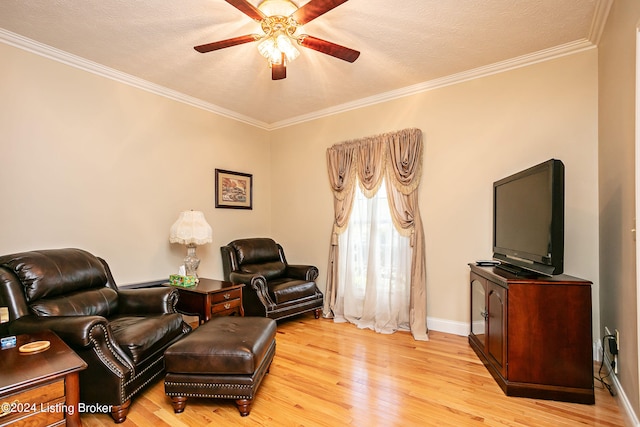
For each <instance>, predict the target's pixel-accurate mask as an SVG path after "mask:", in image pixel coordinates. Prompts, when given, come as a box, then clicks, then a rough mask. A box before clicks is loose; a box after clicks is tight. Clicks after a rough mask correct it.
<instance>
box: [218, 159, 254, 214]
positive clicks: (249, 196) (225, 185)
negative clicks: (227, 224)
mask: <svg viewBox="0 0 640 427" xmlns="http://www.w3.org/2000/svg"><path fill="white" fill-rule="evenodd" d="M215 199H216V208H228V209H253V175H251V174H248V173H241V172H233V171H227V170H223V169H216V197H215Z"/></svg>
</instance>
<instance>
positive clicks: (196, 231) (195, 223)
mask: <svg viewBox="0 0 640 427" xmlns="http://www.w3.org/2000/svg"><path fill="white" fill-rule="evenodd" d="M212 241H213V230H212V229H211V226H210V225H209V224H207V220H206V219H205V218H204V214H203V213H202V212H200V211H184V212H180V216H179V217H178V220H177V221H176V222H175V223H174V224H173V225H172V226H171V230H170V232H169V242H171V243H181V244H183V245H186V246H187V256H186V257H185V258H184V268H185V270H186V275H187V276H194V277H197V274H196V271H197V270H198V265H200V260H199V259H198V257H196V246H197V245H204V244H205V243H211V242H212Z"/></svg>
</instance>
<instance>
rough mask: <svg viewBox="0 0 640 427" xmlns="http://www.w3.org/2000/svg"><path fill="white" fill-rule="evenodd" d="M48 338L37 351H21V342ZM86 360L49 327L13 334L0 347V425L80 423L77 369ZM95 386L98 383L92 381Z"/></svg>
mask: <svg viewBox="0 0 640 427" xmlns="http://www.w3.org/2000/svg"><path fill="white" fill-rule="evenodd" d="M34 341H49V342H50V343H51V346H50V347H49V348H48V349H46V350H42V351H39V352H34V353H21V352H20V351H19V350H18V349H19V348H20V346H22V345H23V344H27V343H31V342H34ZM86 367H87V364H86V363H85V361H84V360H82V359H81V358H80V356H78V355H77V354H76V353H74V352H73V350H71V349H70V348H69V347H68V346H67V345H66V344H65V343H64V342H63V341H62V340H61V339H60V338H58V336H57V335H56V334H54V333H53V332H50V331H44V332H34V333H31V334H24V335H18V336H17V345H16V346H15V347H13V348H7V349H4V350H0V372H1V373H2V375H0V414H1V416H0V425H3V426H4V425H10V424H19V425H34V426H35V425H38V426H50V425H65V421H66V425H67V426H72V427H75V426H82V422H81V421H80V413H79V412H78V406H79V403H80V382H79V376H78V372H79V371H81V370H83V369H85V368H86ZM96 386H99V384H96Z"/></svg>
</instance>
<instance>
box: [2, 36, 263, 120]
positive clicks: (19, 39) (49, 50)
mask: <svg viewBox="0 0 640 427" xmlns="http://www.w3.org/2000/svg"><path fill="white" fill-rule="evenodd" d="M0 41H2V42H4V43H6V44H8V45H11V46H14V47H17V48H20V49H23V50H26V51H28V52H31V53H35V54H36V55H40V56H43V57H45V58H48V59H52V60H54V61H58V62H61V63H63V64H66V65H70V66H72V67H75V68H79V69H81V70H83V71H88V72H90V73H93V74H97V75H99V76H102V77H106V78H108V79H111V80H115V81H117V82H120V83H124V84H126V85H129V86H133V87H135V88H138V89H142V90H144V91H147V92H151V93H154V94H156V95H160V96H163V97H166V98H169V99H173V100H174V101H178V102H182V103H185V104H188V105H191V106H193V107H196V108H200V109H203V110H207V111H210V112H212V113H215V114H218V115H220V116H223V117H227V118H230V119H234V120H237V121H240V122H243V123H246V124H249V125H252V126H256V127H259V128H262V129H265V130H266V129H268V128H269V125H268V124H267V123H264V122H262V121H259V120H255V119H253V118H251V117H248V116H245V115H242V114H239V113H236V112H235V111H231V110H227V109H226V108H222V107H220V106H218V105H215V104H211V103H209V102H205V101H203V100H201V99H198V98H195V97H193V96H189V95H185V94H183V93H181V92H178V91H175V90H172V89H169V88H166V87H164V86H161V85H157V84H155V83H151V82H149V81H147V80H144V79H141V78H139V77H135V76H132V75H130V74H127V73H123V72H121V71H118V70H115V69H113V68H109V67H105V66H104V65H101V64H98V63H97V62H93V61H89V60H88V59H85V58H81V57H79V56H76V55H73V54H70V53H68V52H65V51H63V50H60V49H56V48H54V47H51V46H49V45H46V44H43V43H40V42H37V41H35V40H32V39H29V38H27V37H23V36H21V35H19V34H16V33H13V32H11V31H7V30H5V29H3V28H0Z"/></svg>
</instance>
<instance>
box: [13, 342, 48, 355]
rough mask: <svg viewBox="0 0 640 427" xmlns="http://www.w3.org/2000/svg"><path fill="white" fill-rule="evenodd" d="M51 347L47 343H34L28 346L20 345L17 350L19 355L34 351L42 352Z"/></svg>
mask: <svg viewBox="0 0 640 427" xmlns="http://www.w3.org/2000/svg"><path fill="white" fill-rule="evenodd" d="M49 347H51V343H50V342H49V341H34V342H30V343H28V344H24V345H21V346H20V348H18V351H19V352H20V353H35V352H36V351H43V350H46V349H48V348H49Z"/></svg>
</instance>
